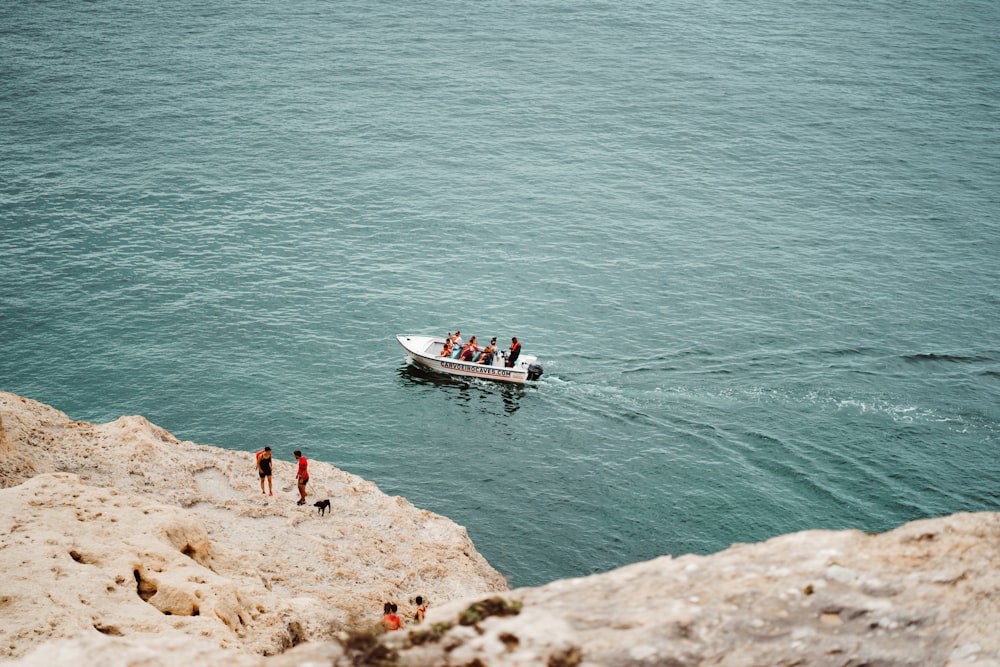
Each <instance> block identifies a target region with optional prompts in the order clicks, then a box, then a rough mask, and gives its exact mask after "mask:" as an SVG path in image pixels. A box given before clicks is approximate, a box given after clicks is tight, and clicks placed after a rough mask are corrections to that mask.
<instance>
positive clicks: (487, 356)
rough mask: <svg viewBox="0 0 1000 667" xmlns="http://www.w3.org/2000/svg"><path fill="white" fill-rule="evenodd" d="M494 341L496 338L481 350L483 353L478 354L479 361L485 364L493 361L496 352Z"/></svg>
mask: <svg viewBox="0 0 1000 667" xmlns="http://www.w3.org/2000/svg"><path fill="white" fill-rule="evenodd" d="M496 341H497V339H496V338H494V339H493V342H491V343H490V344H489V345H487V346H486V349H485V350H483V353H482V354H481V355H480V356H479V363H481V364H485V365H487V366H488V365H490V364H492V363H493V358H494V357H495V356H496V354H497V346H496Z"/></svg>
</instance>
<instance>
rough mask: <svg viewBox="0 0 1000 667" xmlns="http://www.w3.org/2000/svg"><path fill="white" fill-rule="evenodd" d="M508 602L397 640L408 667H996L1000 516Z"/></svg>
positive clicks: (649, 570)
mask: <svg viewBox="0 0 1000 667" xmlns="http://www.w3.org/2000/svg"><path fill="white" fill-rule="evenodd" d="M500 599H503V600H509V601H510V602H511V603H512V604H517V605H519V606H520V611H519V613H517V614H516V615H499V614H495V615H492V616H489V615H484V618H483V619H482V620H480V621H478V622H476V623H475V624H474V625H471V626H464V625H462V624H461V620H462V612H463V611H464V610H466V609H468V607H469V606H470V601H468V600H466V601H461V602H454V603H451V604H450V605H448V606H447V607H446V608H438V609H433V610H431V611H432V613H431V614H429V615H428V619H427V622H426V623H425V624H424V627H422V628H418V629H415V630H412V631H411V632H410V633H409V634H403V633H400V634H399V635H398V636H396V635H395V633H394V636H392V637H388V638H387V641H388V642H390V645H391V646H393V647H394V648H395V649H396V650H398V651H399V653H400V661H399V664H400V665H407V666H409V667H418V666H420V667H423V666H430V665H435V666H437V665H467V664H481V665H484V666H497V665H544V664H550V665H551V664H559V665H569V664H581V665H623V666H624V665H651V666H652V665H670V666H671V667H687V666H690V667H695V666H699V665H723V666H732V667H743V666H746V667H750V666H759V667H774V666H780V665H788V666H791V665H824V666H826V665H829V666H830V667H842V666H843V667H846V666H849V665H880V666H882V667H893V666H899V667H903V666H906V667H924V666H927V665H947V666H949V667H960V666H961V667H964V666H966V665H970V666H971V665H990V666H992V667H997V666H1000V514H998V513H981V514H956V515H953V516H950V517H946V518H941V519H930V520H923V521H916V522H913V523H910V524H907V525H905V526H903V527H901V528H898V529H896V530H894V531H891V532H889V533H885V534H882V535H867V534H865V533H862V532H859V531H852V530H846V531H836V532H834V531H807V532H802V533H795V534H791V535H785V536H782V537H778V538H774V539H772V540H769V541H767V542H764V543H760V544H753V545H737V546H734V547H731V548H730V549H727V550H725V551H722V552H720V553H717V554H714V555H711V556H683V557H681V558H677V559H672V558H670V557H662V558H659V559H656V560H653V561H649V562H646V563H639V564H636V565H630V566H627V567H623V568H620V569H618V570H614V571H611V572H607V573H604V574H597V575H592V576H590V577H586V578H581V579H569V580H563V581H556V582H553V583H551V584H548V585H546V586H542V587H540V588H532V589H517V590H514V591H512V592H511V593H509V594H505V595H502V596H500ZM435 624H438V625H437V628H438V630H437V631H433V632H430V633H427V630H429V629H432V628H434V626H435ZM441 624H444V625H441ZM446 626H447V628H448V629H447V630H445V631H442V628H444V627H446ZM421 632H424V633H426V634H429V635H431V636H432V638H431V639H428V637H427V636H425V635H421V634H420V633H421Z"/></svg>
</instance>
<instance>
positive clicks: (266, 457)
mask: <svg viewBox="0 0 1000 667" xmlns="http://www.w3.org/2000/svg"><path fill="white" fill-rule="evenodd" d="M257 474H259V475H260V492H261V493H266V492H265V491H264V479H265V478H266V479H267V490H268V491H270V492H271V495H272V496H273V495H274V485H273V484H272V483H271V448H270V447H265V448H264V449H262V450H260V451H259V452H257Z"/></svg>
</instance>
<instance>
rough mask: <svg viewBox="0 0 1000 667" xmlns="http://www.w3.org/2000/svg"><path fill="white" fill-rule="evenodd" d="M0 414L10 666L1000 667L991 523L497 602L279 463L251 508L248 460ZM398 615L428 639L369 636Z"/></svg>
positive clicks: (358, 494) (801, 542) (413, 542)
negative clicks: (423, 605) (274, 483)
mask: <svg viewBox="0 0 1000 667" xmlns="http://www.w3.org/2000/svg"><path fill="white" fill-rule="evenodd" d="M0 418H2V420H3V421H2V428H0V486H3V487H6V488H3V489H0V568H2V569H3V572H4V576H5V578H4V580H3V582H2V588H0V660H2V659H11V658H16V660H14V661H13V662H12V663H11V664H13V665H18V666H20V667H48V666H50V665H58V664H72V665H79V666H80V667H98V666H100V667H108V666H111V667H118V666H121V667H138V666H140V665H141V666H143V667H190V666H191V665H201V664H206V665H208V664H211V665H217V666H221V667H230V666H231V667H307V666H308V667H322V666H328V667H334V666H336V667H349V666H351V665H382V666H388V665H394V666H398V667H431V666H435V667H436V666H442V665H443V666H454V667H459V666H461V667H499V666H511V667H513V666H521V665H524V666H529V665H530V666H539V667H543V666H544V667H572V666H574V665H582V666H597V665H602V666H611V667H617V666H623V667H624V666H626V665H628V666H649V667H653V666H656V667H707V666H709V665H719V666H723V667H793V666H810V665H814V666H822V667H827V666H829V667H863V666H866V665H867V666H871V667H897V666H898V667H926V666H942V667H974V666H976V667H1000V513H987V512H984V513H978V514H956V515H953V516H949V517H943V518H938V519H928V520H922V521H915V522H912V523H909V524H906V525H904V526H902V527H900V528H898V529H896V530H894V531H890V532H888V533H884V534H881V535H869V534H865V533H862V532H859V531H853V530H845V531H806V532H801V533H795V534H791V535H785V536H782V537H777V538H774V539H772V540H769V541H767V542H763V543H759V544H749V545H748V544H741V545H734V546H733V547H731V548H729V549H726V550H725V551H722V552H719V553H717V554H713V555H710V556H683V557H680V558H671V557H669V556H665V557H662V558H658V559H656V560H652V561H648V562H645V563H638V564H635V565H630V566H627V567H623V568H620V569H617V570H613V571H611V572H606V573H603V574H597V575H593V576H590V577H585V578H580V579H567V580H561V581H556V582H552V583H551V584H548V585H546V586H541V587H538V588H524V589H517V590H514V591H508V590H506V589H505V586H504V584H503V581H502V579H500V577H499V576H498V575H497V574H496V573H495V572H494V571H493V570H492V569H491V568H489V566H488V565H487V564H486V563H485V562H484V561H483V559H482V558H481V557H480V556H479V555H478V554H477V553H476V552H475V550H474V549H473V547H472V545H471V544H470V543H469V540H468V538H467V537H466V535H465V531H464V530H463V529H461V528H460V527H458V526H456V525H455V524H453V523H451V522H450V521H448V520H446V519H443V518H442V517H438V516H435V515H433V514H430V513H427V512H421V511H420V510H417V509H415V508H413V507H411V506H410V505H409V504H408V503H407V502H406V501H405V500H403V499H400V498H389V497H387V496H385V495H383V494H381V493H380V492H379V491H378V490H377V489H376V488H375V487H374V486H373V485H372V484H370V483H367V482H365V481H363V480H360V479H359V478H357V477H354V476H352V475H348V474H346V473H344V472H342V471H339V470H336V469H334V468H332V467H330V466H324V465H323V464H316V463H313V464H312V466H315V467H313V476H314V477H313V478H314V480H315V481H316V485H315V487H314V491H319V493H318V494H317V495H319V496H320V497H330V499H331V502H332V503H333V513H332V515H329V516H327V517H319V516H317V515H316V514H315V512H314V511H313V508H311V507H309V508H308V509H307V508H299V507H296V506H295V504H294V501H295V491H294V484H293V478H294V470H293V467H292V463H291V462H284V461H278V462H276V464H275V479H276V480H280V481H279V484H280V485H281V487H282V488H281V491H280V495H279V496H278V497H277V499H271V498H269V497H266V498H262V497H260V488H259V484H258V482H257V479H256V477H255V476H254V475H253V474H252V473H253V467H252V457H251V455H250V454H247V453H241V452H229V451H225V450H219V449H216V448H212V447H202V446H198V445H194V444H192V443H187V442H183V443H182V442H177V441H176V440H175V439H174V438H173V437H172V436H170V434H169V433H166V432H165V431H163V430H162V429H159V428H157V427H155V426H153V425H152V424H150V423H149V422H147V421H146V420H144V419H142V418H140V417H124V418H122V419H119V420H117V421H115V422H112V423H110V424H103V425H94V424H86V423H82V422H72V421H70V420H68V419H67V418H66V416H65V415H63V414H62V413H60V412H58V411H55V410H53V409H52V408H48V407H46V406H42V405H40V404H38V403H33V402H31V401H27V400H26V399H22V398H20V397H17V396H13V395H11V394H2V393H0ZM418 555H422V557H418ZM415 595H425V596H427V597H430V598H431V599H432V600H433V601H434V602H435V604H434V605H433V606H432V608H431V610H430V613H429V614H428V618H427V620H426V621H425V622H424V623H422V624H413V623H411V624H410V628H409V630H408V631H406V632H393V633H388V634H381V635H379V634H377V633H371V632H369V630H371V628H372V622H373V621H376V620H377V619H378V617H379V610H380V608H381V602H382V600H384V599H392V600H396V601H399V602H400V603H401V611H402V612H403V613H404V615H405V616H406V617H409V616H410V615H412V610H411V609H409V608H408V607H407V605H406V602H405V601H408V600H409V599H410V598H412V597H413V596H415ZM449 600H450V602H449ZM344 629H351V630H353V632H351V633H346V632H344ZM334 638H336V639H337V640H338V641H332V640H333V639H334Z"/></svg>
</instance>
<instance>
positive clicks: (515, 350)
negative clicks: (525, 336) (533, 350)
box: [507, 337, 521, 368]
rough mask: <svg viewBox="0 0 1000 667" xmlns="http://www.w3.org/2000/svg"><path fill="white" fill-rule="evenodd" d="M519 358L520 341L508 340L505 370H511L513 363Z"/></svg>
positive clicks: (515, 339)
mask: <svg viewBox="0 0 1000 667" xmlns="http://www.w3.org/2000/svg"><path fill="white" fill-rule="evenodd" d="M519 356H521V341H519V340H518V339H517V338H516V337H515V338H511V339H510V350H509V351H508V352H507V368H513V367H514V362H515V361H517V358H518V357H519Z"/></svg>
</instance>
